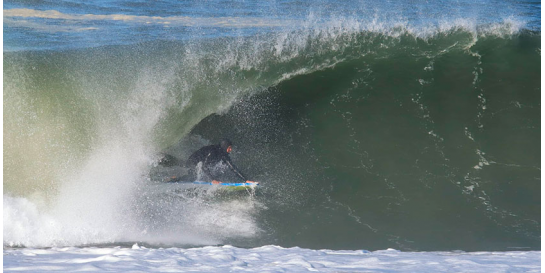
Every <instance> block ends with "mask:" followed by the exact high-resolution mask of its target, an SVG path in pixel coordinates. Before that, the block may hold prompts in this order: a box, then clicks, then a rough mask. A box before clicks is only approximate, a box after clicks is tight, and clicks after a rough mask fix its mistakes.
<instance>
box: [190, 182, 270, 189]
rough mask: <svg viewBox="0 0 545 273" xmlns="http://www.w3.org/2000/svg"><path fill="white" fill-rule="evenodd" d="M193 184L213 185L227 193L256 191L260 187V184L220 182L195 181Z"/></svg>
mask: <svg viewBox="0 0 545 273" xmlns="http://www.w3.org/2000/svg"><path fill="white" fill-rule="evenodd" d="M193 184H198V185H211V186H220V187H221V188H223V189H225V190H226V191H241V190H255V189H256V188H257V186H259V182H254V183H246V182H243V183H230V182H220V183H217V184H214V183H212V182H203V181H194V182H193Z"/></svg>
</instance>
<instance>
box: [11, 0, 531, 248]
mask: <svg viewBox="0 0 545 273" xmlns="http://www.w3.org/2000/svg"><path fill="white" fill-rule="evenodd" d="M277 4H278V5H277V6H274V5H272V6H267V9H265V10H266V11H263V13H264V14H267V15H270V16H264V14H262V13H259V12H257V13H256V14H252V13H245V12H244V10H246V8H248V9H249V7H244V8H241V9H240V10H238V9H235V8H234V7H231V8H233V10H237V11H238V12H240V13H239V14H238V15H239V16H232V18H230V19H229V20H227V19H226V18H227V17H228V16H227V14H221V13H218V14H216V15H217V17H218V18H217V21H208V22H207V23H204V22H206V20H201V21H199V20H196V19H195V18H206V17H207V16H208V15H209V14H208V15H207V14H205V13H201V12H199V10H200V11H202V10H201V9H198V8H196V9H195V10H194V11H192V12H193V13H192V14H191V15H192V16H190V17H191V18H189V19H187V18H181V17H180V16H179V15H176V14H169V13H164V12H162V11H157V10H155V11H154V10H153V9H146V12H140V13H139V12H137V11H140V10H142V9H140V8H135V10H132V11H129V12H127V16H128V17H123V18H124V19H123V20H120V19H117V18H118V17H116V16H114V15H115V14H117V13H118V12H113V11H111V10H108V9H107V8H105V7H99V6H97V7H94V8H96V10H94V8H93V7H89V6H85V5H84V6H82V7H71V8H68V7H64V8H58V9H57V11H58V12H46V13H43V12H40V11H43V10H47V9H48V8H51V7H33V8H32V9H29V10H25V11H13V10H12V11H10V12H11V13H8V14H12V15H8V16H6V15H4V20H5V27H4V28H5V29H4V30H5V33H7V34H6V35H7V39H6V38H5V41H6V42H5V48H4V201H3V202H4V204H3V206H4V207H3V208H4V245H5V246H25V247H49V246H66V245H68V246H80V245H89V244H91V245H104V244H125V243H131V242H139V243H143V244H144V245H148V246H188V245H197V246H202V245H217V244H233V245H237V246H243V247H255V246H261V245H265V244H276V245H281V246H285V247H288V246H300V247H308V248H330V249H362V248H365V249H385V248H388V247H394V248H397V249H402V250H453V249H462V250H514V249H520V248H522V249H539V247H540V246H539V245H540V218H539V217H540V216H539V215H540V195H539V190H538V189H540V172H541V170H540V165H541V162H540V152H539V151H540V149H539V148H540V145H541V144H540V108H541V105H540V100H539V99H540V61H539V59H540V55H541V44H540V39H541V33H540V30H539V29H536V27H535V26H534V24H535V23H534V20H536V19H535V17H534V16H533V15H526V17H524V16H520V14H525V13H524V12H523V11H528V12H529V14H534V13H535V11H534V9H532V8H528V7H526V6H523V5H522V4H514V3H509V2H499V4H498V3H497V4H498V5H497V7H496V8H497V9H498V11H501V12H499V14H500V15H498V16H497V17H494V18H493V19H491V20H489V21H486V20H485V19H483V18H485V17H484V16H482V14H488V13H489V12H490V11H488V10H487V9H475V6H472V7H473V8H474V9H472V10H471V9H470V10H471V12H470V11H468V10H465V8H462V6H461V5H458V6H457V7H458V8H456V7H449V8H450V9H448V10H449V12H445V13H444V15H441V16H440V15H439V14H441V12H440V11H441V10H442V9H441V5H439V6H429V5H427V4H420V5H416V6H414V7H413V6H404V5H401V4H393V5H394V7H395V8H391V9H384V7H383V6H376V5H374V6H372V7H373V9H371V10H374V13H373V14H374V15H373V16H372V17H364V16H362V17H358V13H357V11H358V10H360V11H361V10H363V9H364V8H365V7H367V6H366V5H365V4H363V3H362V4H361V5H360V6H359V8H357V9H355V11H354V12H353V13H348V14H349V15H347V14H345V13H344V11H345V9H346V10H349V7H345V6H343V5H339V7H338V9H337V10H336V12H333V13H332V14H330V15H328V16H325V15H324V14H323V13H322V12H320V10H322V8H324V7H325V6H327V5H325V6H319V7H321V8H319V7H316V6H315V7H314V8H312V9H310V10H311V12H310V13H305V11H308V10H305V9H303V8H302V7H300V6H298V5H294V3H292V6H294V7H297V8H300V9H301V10H298V9H295V10H293V13H291V16H289V15H290V13H286V10H287V9H286V7H284V5H290V3H277ZM307 4H309V3H307ZM322 4H324V3H322ZM305 5H306V4H305ZM309 5H310V4H309ZM398 5H401V6H398ZM535 5H537V4H535ZM507 6H509V7H515V9H513V10H514V11H513V12H512V13H509V12H507V11H506V10H507V9H504V8H502V7H507ZM415 7H416V8H415ZM4 8H6V6H5V7H4ZM7 8H11V9H15V8H24V7H21V6H20V5H19V4H17V3H9V2H8V3H7ZM26 8H29V7H26ZM164 8H165V10H168V5H166V6H165V7H164ZM404 8H407V9H404ZM468 8H471V7H468ZM487 8H493V6H490V5H489V6H487ZM270 9H275V10H276V12H274V13H273V12H271V11H270ZM82 10H85V11H87V13H88V14H91V15H92V16H90V17H84V16H80V15H81V14H87V13H83V12H80V11H82ZM129 10H130V9H129ZM5 11H6V10H5ZM16 12H19V13H16ZM216 12H218V11H216ZM368 12H370V11H368ZM14 13H15V15H13V14H14ZM382 13H384V14H382ZM78 14H80V15H78ZM364 14H368V13H364ZM419 14H428V15H427V16H423V15H419ZM480 14H481V15H480ZM101 15H107V16H104V17H101ZM159 15H161V16H159ZM360 15H361V14H360ZM396 15H402V16H396ZM152 16H159V17H158V18H155V17H152ZM36 18H39V19H36ZM192 18H193V19H192ZM393 18H395V19H393ZM6 20H7V21H6ZM34 20H44V21H45V22H46V23H45V24H44V27H48V28H52V29H56V28H55V24H54V23H52V22H54V21H56V20H61V21H62V22H66V24H64V27H65V29H63V30H62V31H46V30H44V29H38V28H36V27H35V25H33V24H32V23H33V22H34ZM97 20H102V21H101V22H102V23H100V24H99V23H98V22H97ZM187 20H189V21H187ZM148 21H149V24H148V23H147V22H148ZM538 21H539V20H538ZM6 22H7V23H6ZM107 22H114V24H112V26H109V27H105V26H103V25H102V24H105V25H107ZM166 22H169V23H168V24H167V23H166ZM188 22H190V23H188ZM196 22H197V23H198V22H201V23H198V24H200V25H195V24H196ZM297 22H300V23H297ZM243 23H244V24H243ZM158 24H162V26H163V25H170V26H171V28H170V30H166V28H161V29H159V30H157V29H156V30H153V27H157V25H158ZM206 24H210V25H206ZM6 25H7V26H6ZM116 25H117V27H118V28H116V27H115V26H116ZM142 25H149V26H148V27H150V29H148V28H147V27H142ZM241 25H244V26H245V27H240V26H241ZM75 26H78V27H82V28H88V27H90V26H92V27H96V28H98V29H102V31H103V32H102V33H100V32H97V33H91V32H84V33H82V32H78V31H75V30H74V27H75ZM191 27H193V28H191ZM173 29H175V30H176V31H174V30H173ZM181 29H184V30H185V31H182V32H179V31H178V30H181ZM57 30H58V29H57ZM86 31H93V30H86ZM142 32H144V33H147V34H148V36H146V35H145V36H141V37H142V38H141V40H135V38H128V37H129V36H131V35H132V36H134V37H136V35H137V34H140V33H142ZM43 33H49V34H47V35H45V38H43V39H44V40H42V38H38V37H40V35H42V36H44V35H43ZM104 33H116V36H115V37H117V39H111V37H114V36H111V35H110V36H109V35H104ZM165 33H170V34H172V35H171V36H161V35H163V34H165ZM96 34H100V35H99V36H103V37H101V38H100V39H98V40H96V41H98V42H96V43H97V44H87V46H82V44H86V41H88V40H90V39H95V38H97V37H96ZM117 34H119V36H117ZM174 34H176V35H174ZM6 35H5V37H6ZM177 35H179V36H177ZM157 36H161V37H162V38H161V39H156V38H155V37H157ZM22 37H23V38H24V39H27V40H28V43H22V39H23V38H22ZM165 37H167V38H165ZM59 39H60V40H59ZM63 39H66V40H72V41H74V43H72V44H67V43H65V42H63ZM55 40H58V41H61V42H59V44H56V43H54V42H53V41H55ZM114 40H115V41H114ZM44 41H45V42H44ZM89 46H92V47H89ZM95 46H96V47H95ZM44 49H46V50H44ZM11 51H14V52H11ZM223 137H229V138H230V139H232V140H233V141H234V142H235V151H234V153H233V155H232V158H233V160H234V162H235V163H236V164H237V166H239V167H240V168H241V169H242V170H243V171H244V172H245V173H246V174H247V175H248V176H249V177H250V178H251V179H252V180H256V181H260V182H261V185H262V187H261V188H260V189H259V190H258V191H257V192H253V193H243V194H235V195H233V194H227V195H226V194H225V193H222V192H221V191H218V189H215V188H202V187H201V188H191V187H187V185H179V184H178V185H176V184H165V183H163V182H162V181H163V180H164V178H165V177H168V176H171V175H178V174H179V173H181V172H183V171H184V170H183V169H182V168H179V167H171V168H164V167H161V166H158V165H157V160H158V159H159V154H160V153H168V154H171V155H174V156H176V157H179V158H181V159H186V158H187V157H188V156H189V155H190V153H191V152H193V151H195V150H197V149H198V148H200V147H202V146H203V145H209V144H213V143H216V142H217V141H218V140H219V139H221V138H223Z"/></svg>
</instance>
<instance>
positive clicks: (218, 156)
mask: <svg viewBox="0 0 545 273" xmlns="http://www.w3.org/2000/svg"><path fill="white" fill-rule="evenodd" d="M200 162H202V170H203V172H204V173H205V174H206V175H207V176H209V178H211V179H212V180H221V179H222V173H219V172H217V171H215V170H214V167H216V166H217V165H218V163H220V162H223V163H224V164H226V165H227V166H228V167H229V169H231V171H233V173H234V174H235V175H236V176H237V177H238V178H240V179H242V180H243V181H244V182H246V181H247V180H248V179H246V176H244V175H243V174H242V172H240V171H239V170H238V168H237V167H236V166H235V165H234V164H233V163H232V162H231V158H230V157H229V153H227V152H226V151H225V150H224V149H223V148H222V147H221V146H220V145H210V146H206V147H202V148H200V149H199V150H197V151H196V152H194V153H193V154H192V155H191V156H189V159H187V162H186V166H187V167H189V168H190V171H191V170H195V167H196V166H197V165H198V164H199V163H200ZM193 175H194V174H193Z"/></svg>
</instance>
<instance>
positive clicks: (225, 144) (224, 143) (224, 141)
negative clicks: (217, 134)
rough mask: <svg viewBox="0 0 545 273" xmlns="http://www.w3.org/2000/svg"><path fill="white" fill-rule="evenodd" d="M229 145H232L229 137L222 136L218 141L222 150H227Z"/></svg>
mask: <svg viewBox="0 0 545 273" xmlns="http://www.w3.org/2000/svg"><path fill="white" fill-rule="evenodd" d="M229 146H233V142H231V141H230V140H229V139H226V138H224V139H222V140H221V141H220V147H221V149H222V150H223V151H227V148H229Z"/></svg>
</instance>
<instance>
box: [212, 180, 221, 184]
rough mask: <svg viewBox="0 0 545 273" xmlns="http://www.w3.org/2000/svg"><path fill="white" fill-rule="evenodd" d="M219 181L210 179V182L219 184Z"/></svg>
mask: <svg viewBox="0 0 545 273" xmlns="http://www.w3.org/2000/svg"><path fill="white" fill-rule="evenodd" d="M219 183H221V181H218V180H212V184H219Z"/></svg>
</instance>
